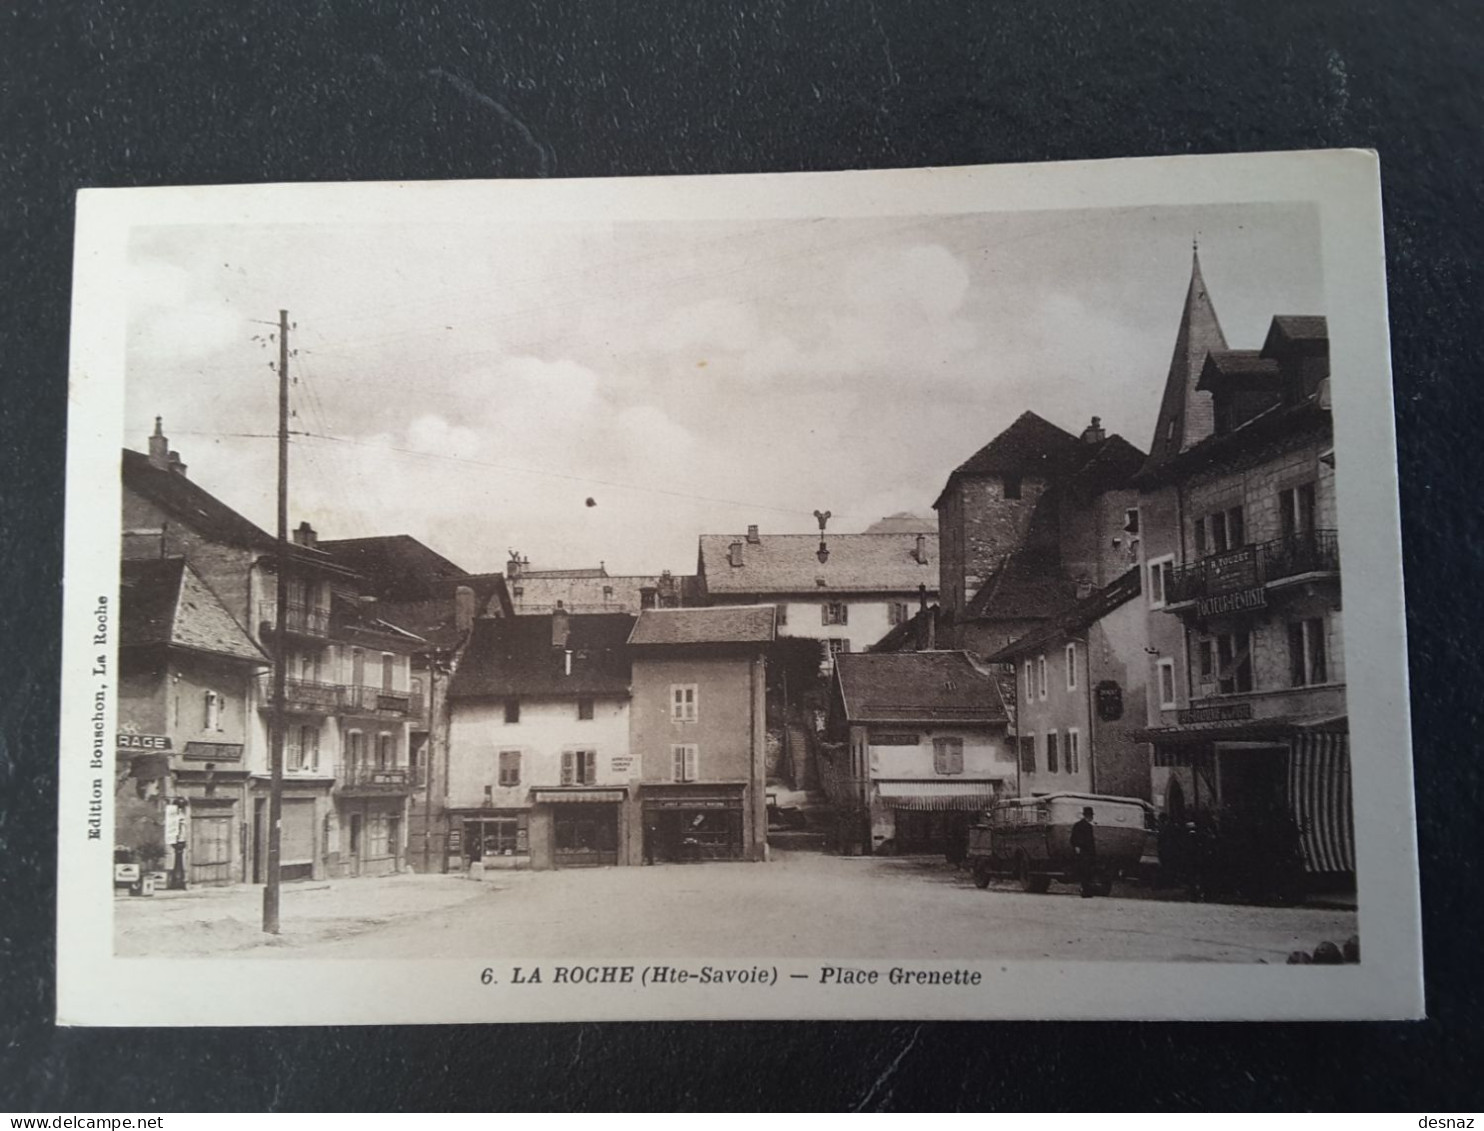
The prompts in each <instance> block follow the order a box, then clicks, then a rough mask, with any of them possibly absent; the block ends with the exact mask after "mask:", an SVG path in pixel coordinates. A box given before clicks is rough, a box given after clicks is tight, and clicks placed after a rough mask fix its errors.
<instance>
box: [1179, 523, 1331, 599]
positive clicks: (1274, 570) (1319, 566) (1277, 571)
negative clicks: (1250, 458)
mask: <svg viewBox="0 0 1484 1131" xmlns="http://www.w3.org/2000/svg"><path fill="white" fill-rule="evenodd" d="M1339 570H1340V542H1339V537H1338V535H1337V534H1336V533H1335V531H1333V530H1313V531H1309V532H1307V533H1304V534H1290V535H1287V536H1285V537H1283V538H1274V539H1273V540H1272V541H1270V542H1254V543H1249V544H1248V545H1246V546H1243V547H1241V548H1240V549H1237V550H1227V551H1224V552H1223V553H1219V554H1212V555H1211V556H1210V557H1207V558H1202V559H1201V560H1200V561H1198V562H1192V563H1191V564H1190V565H1186V566H1180V567H1179V568H1177V569H1175V570H1174V571H1173V572H1172V573H1171V575H1170V578H1169V582H1168V585H1167V586H1166V592H1165V601H1166V603H1168V604H1171V605H1177V604H1182V603H1185V602H1188V601H1200V600H1204V599H1206V598H1209V597H1217V596H1220V595H1222V594H1225V593H1237V592H1241V591H1243V590H1248V589H1255V588H1258V587H1261V586H1265V585H1271V584H1273V583H1274V582H1275V581H1282V580H1283V579H1285V578H1289V577H1298V576H1300V575H1301V574H1306V573H1338V572H1339Z"/></svg>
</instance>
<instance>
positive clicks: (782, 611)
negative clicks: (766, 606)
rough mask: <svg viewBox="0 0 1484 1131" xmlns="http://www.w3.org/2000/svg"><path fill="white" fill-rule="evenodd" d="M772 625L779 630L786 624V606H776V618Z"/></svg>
mask: <svg viewBox="0 0 1484 1131" xmlns="http://www.w3.org/2000/svg"><path fill="white" fill-rule="evenodd" d="M774 623H775V624H777V625H778V626H779V627H780V628H781V627H782V626H784V625H786V624H787V623H788V606H787V605H779V606H778V616H777V619H776V620H775V621H774Z"/></svg>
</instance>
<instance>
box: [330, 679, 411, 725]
mask: <svg viewBox="0 0 1484 1131" xmlns="http://www.w3.org/2000/svg"><path fill="white" fill-rule="evenodd" d="M340 708H341V710H344V711H355V712H357V713H360V714H365V715H378V716H384V717H388V718H398V719H400V718H405V717H406V716H408V715H410V714H412V694H411V692H407V691H384V690H383V689H382V688H380V687H366V686H364V685H358V684H347V685H343V686H342V687H341V688H340Z"/></svg>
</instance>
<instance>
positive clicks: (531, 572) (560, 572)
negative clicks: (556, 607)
mask: <svg viewBox="0 0 1484 1131" xmlns="http://www.w3.org/2000/svg"><path fill="white" fill-rule="evenodd" d="M607 576H608V567H607V566H601V565H600V566H588V567H584V568H581V569H522V570H521V571H520V573H519V574H518V575H517V576H516V577H515V578H513V579H512V580H516V581H520V580H523V579H525V578H528V577H542V578H564V577H607Z"/></svg>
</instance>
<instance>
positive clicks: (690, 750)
mask: <svg viewBox="0 0 1484 1131" xmlns="http://www.w3.org/2000/svg"><path fill="white" fill-rule="evenodd" d="M700 756H701V748H700V747H699V746H696V745H693V744H691V745H676V746H672V747H670V780H671V781H695V780H696V777H697V773H696V763H697V762H698V761H699V760H700Z"/></svg>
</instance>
